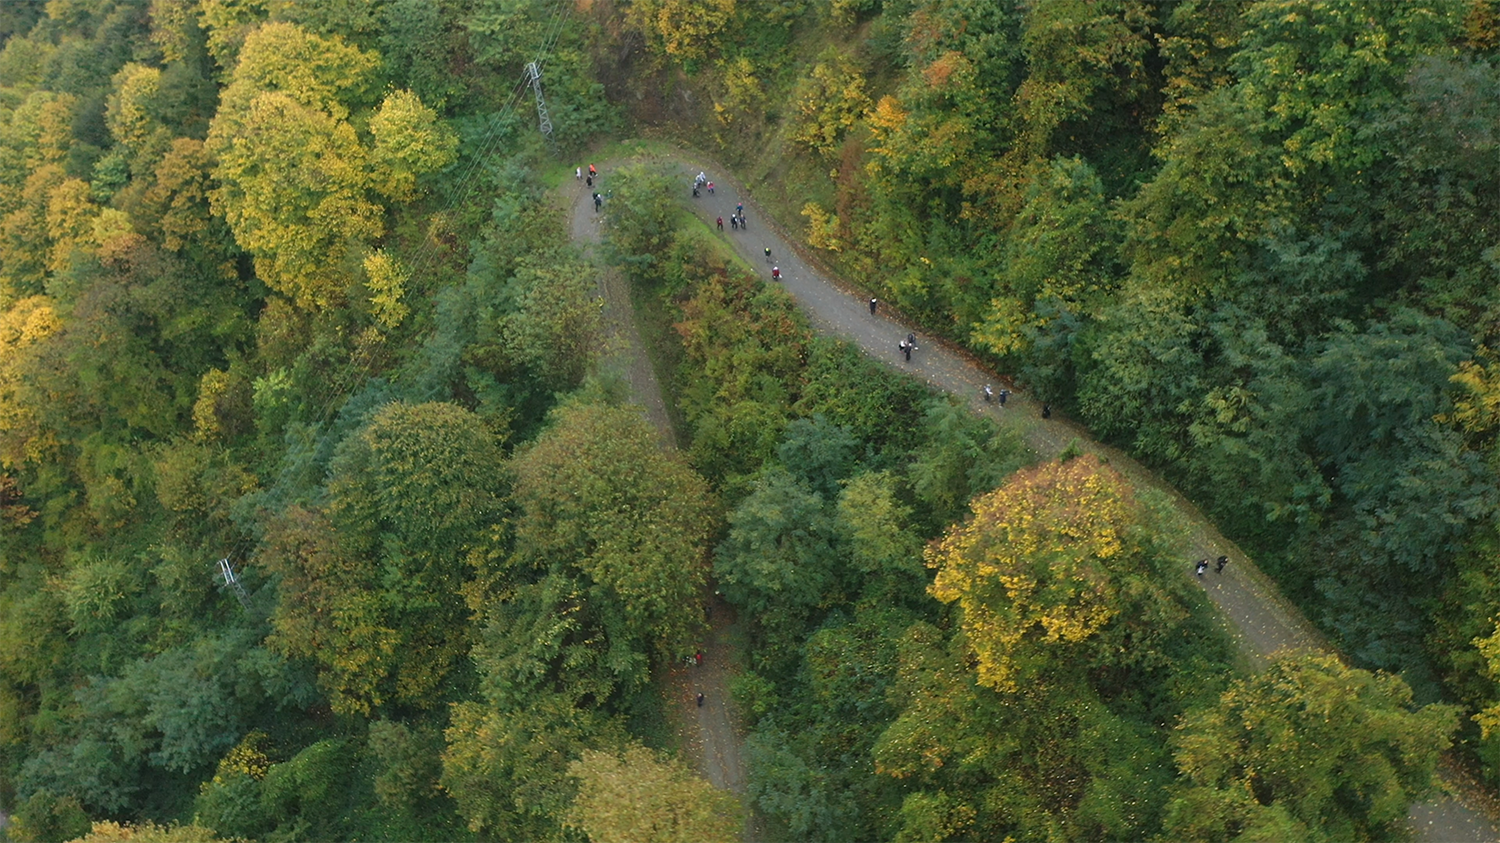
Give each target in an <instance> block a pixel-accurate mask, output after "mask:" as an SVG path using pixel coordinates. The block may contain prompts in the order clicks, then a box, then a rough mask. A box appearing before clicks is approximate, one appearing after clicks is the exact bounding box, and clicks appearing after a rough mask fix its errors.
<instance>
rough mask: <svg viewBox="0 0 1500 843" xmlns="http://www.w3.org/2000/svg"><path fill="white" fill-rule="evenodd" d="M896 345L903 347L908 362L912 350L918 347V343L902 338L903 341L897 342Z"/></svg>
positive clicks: (902, 350) (902, 351)
mask: <svg viewBox="0 0 1500 843" xmlns="http://www.w3.org/2000/svg"><path fill="white" fill-rule="evenodd" d="M896 347H897V348H899V349H901V353H902V354H903V355H905V356H906V362H908V363H910V362H911V353H912V350H913V349H915V348H916V347H917V346H916V344H915V343H910V342H907V341H906V340H902V341H901V342H898V343H896Z"/></svg>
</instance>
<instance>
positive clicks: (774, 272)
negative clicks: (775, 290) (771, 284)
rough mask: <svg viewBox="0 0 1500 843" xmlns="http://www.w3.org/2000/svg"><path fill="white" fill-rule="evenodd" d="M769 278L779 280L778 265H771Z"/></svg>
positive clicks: (779, 270)
mask: <svg viewBox="0 0 1500 843" xmlns="http://www.w3.org/2000/svg"><path fill="white" fill-rule="evenodd" d="M771 280H772V281H780V280H781V267H779V266H773V267H771Z"/></svg>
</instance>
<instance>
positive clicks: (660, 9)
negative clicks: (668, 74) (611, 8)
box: [625, 0, 735, 61]
mask: <svg viewBox="0 0 1500 843" xmlns="http://www.w3.org/2000/svg"><path fill="white" fill-rule="evenodd" d="M734 3H735V0H635V2H634V3H631V4H630V8H629V9H627V10H626V12H625V18H626V20H627V21H629V22H630V24H631V26H633V27H635V28H636V29H638V30H640V32H641V33H642V34H643V35H645V36H646V41H647V42H648V43H649V44H650V45H651V46H652V48H653V49H655V50H657V51H658V52H662V53H665V54H667V55H669V56H671V57H672V58H675V59H677V60H678V61H695V60H697V59H701V58H703V57H705V56H707V55H708V53H709V51H710V50H712V49H713V46H714V43H715V42H716V41H717V39H718V36H719V32H720V31H721V30H723V29H724V27H725V26H726V25H728V23H729V19H730V18H731V17H733V16H734Z"/></svg>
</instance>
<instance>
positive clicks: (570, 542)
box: [511, 402, 713, 659]
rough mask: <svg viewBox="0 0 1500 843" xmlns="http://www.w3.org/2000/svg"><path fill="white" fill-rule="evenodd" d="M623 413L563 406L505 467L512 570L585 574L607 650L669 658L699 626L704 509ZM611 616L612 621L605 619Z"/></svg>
mask: <svg viewBox="0 0 1500 843" xmlns="http://www.w3.org/2000/svg"><path fill="white" fill-rule="evenodd" d="M659 443H660V440H659V438H658V436H657V433H656V431H655V430H653V429H652V428H651V426H650V425H649V424H648V423H647V422H646V420H645V419H644V418H642V417H641V415H640V413H639V412H638V411H637V410H635V409H634V408H631V407H611V406H604V405H599V404H586V403H581V402H578V403H573V404H568V405H564V406H563V407H560V408H559V409H557V410H556V411H554V413H553V415H552V420H551V425H550V426H549V427H548V428H547V430H546V431H544V432H543V433H542V435H541V436H539V437H538V438H537V440H536V441H535V442H534V443H533V444H532V445H531V446H530V447H529V448H527V449H525V450H524V451H522V452H520V453H519V454H517V456H516V457H515V459H514V460H513V461H512V463H511V468H512V470H513V471H514V474H515V478H516V485H515V492H514V497H513V500H514V502H515V504H516V506H517V508H518V509H519V514H518V515H517V517H516V520H515V530H516V553H515V564H516V565H518V566H519V567H520V568H521V570H534V571H547V570H549V569H552V568H554V567H556V568H558V569H560V570H564V571H570V570H571V571H577V572H579V573H581V574H583V575H585V576H586V577H587V580H586V582H587V584H588V592H589V593H588V600H589V601H590V602H592V603H594V604H596V606H597V607H598V610H599V611H601V613H602V614H604V615H605V616H606V617H611V618H614V619H615V620H613V621H612V622H611V623H609V625H608V633H609V636H610V638H611V640H612V643H613V644H614V646H620V647H633V648H636V649H641V650H648V651H653V652H655V653H656V654H657V655H658V656H659V657H661V658H663V659H671V658H673V657H675V656H676V655H678V654H679V653H681V652H684V651H685V650H686V649H687V648H688V647H690V646H691V642H692V641H693V640H694V638H695V636H696V634H697V632H698V630H699V628H700V626H701V624H702V612H701V609H700V601H701V594H702V589H703V587H704V583H705V579H706V574H707V570H706V568H707V566H706V565H705V563H704V551H705V547H704V544H705V542H706V540H707V538H708V535H709V532H710V530H711V525H710V519H711V517H712V513H713V508H712V502H711V501H710V499H709V494H708V487H707V484H706V483H704V481H703V479H702V478H701V477H699V476H698V475H697V474H696V473H695V472H694V471H693V470H692V469H691V468H689V467H688V466H687V465H686V464H685V463H684V462H683V461H682V459H681V458H680V457H678V456H677V455H676V454H674V453H671V452H667V451H663V450H662V448H661V446H660V444H659ZM616 613H618V614H616Z"/></svg>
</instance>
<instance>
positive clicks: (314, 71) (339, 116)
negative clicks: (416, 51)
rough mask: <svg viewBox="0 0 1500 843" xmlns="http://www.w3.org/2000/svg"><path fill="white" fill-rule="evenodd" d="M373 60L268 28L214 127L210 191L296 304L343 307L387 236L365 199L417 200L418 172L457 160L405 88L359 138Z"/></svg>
mask: <svg viewBox="0 0 1500 843" xmlns="http://www.w3.org/2000/svg"><path fill="white" fill-rule="evenodd" d="M377 67H378V60H377V58H376V57H375V56H374V55H373V54H371V53H367V52H364V51H362V50H360V49H359V48H357V47H353V46H350V45H348V44H346V43H344V42H343V41H342V40H340V39H339V38H337V37H332V38H320V37H318V36H315V35H311V34H309V33H307V32H305V31H303V30H302V29H300V28H298V27H296V26H293V25H291V24H286V23H268V24H265V25H263V26H260V27H259V28H257V29H256V30H254V31H253V32H252V33H251V34H250V35H249V36H248V37H247V38H246V39H245V42H244V47H243V49H242V50H241V52H240V58H239V63H238V64H236V65H235V68H234V73H233V74H232V76H231V81H230V84H229V87H227V88H226V89H225V91H224V95H223V101H222V104H221V105H220V108H219V111H218V113H217V114H216V115H215V117H214V121H213V125H212V126H211V127H210V129H209V134H208V141H207V149H208V151H209V152H211V153H213V154H214V155H215V157H216V159H217V162H218V163H217V165H216V167H215V170H214V175H215V177H216V178H217V179H218V180H219V182H220V186H219V187H218V188H216V189H215V190H214V191H213V193H212V194H211V197H212V201H213V207H214V210H215V212H216V213H219V214H222V215H223V216H224V218H225V219H226V220H227V221H228V223H229V227H230V229H231V230H232V231H233V232H234V236H235V239H236V240H237V241H238V242H239V244H240V245H241V246H242V247H244V248H245V250H246V251H248V252H250V254H251V255H252V256H254V258H255V261H256V271H257V272H258V273H259V274H260V275H261V277H262V279H263V280H264V281H265V282H266V283H267V284H269V285H270V286H271V287H272V288H273V289H276V290H278V291H280V292H282V293H284V294H286V295H287V296H289V297H291V298H292V299H293V300H295V301H296V302H297V303H298V304H299V305H300V306H302V307H328V306H330V305H332V304H335V303H337V302H338V301H340V300H342V298H343V296H344V295H345V288H346V287H347V286H348V284H349V282H350V280H351V278H352V277H353V275H354V274H355V270H354V268H353V267H352V266H349V265H348V264H349V263H350V262H351V261H352V260H354V259H355V256H356V255H358V254H359V252H361V251H362V244H363V243H364V242H365V241H368V240H371V239H373V238H375V237H378V236H379V235H380V234H381V233H383V231H384V224H383V221H382V219H381V214H382V212H383V210H384V209H383V208H382V207H381V206H380V205H379V204H377V203H376V202H375V201H374V200H373V199H372V198H371V196H370V194H371V192H376V193H379V194H383V195H385V196H389V197H392V198H396V199H407V198H410V196H412V195H413V193H414V190H415V184H416V177H417V176H419V175H421V174H423V173H427V172H430V171H432V170H434V169H441V168H442V167H445V166H447V165H448V164H450V163H452V161H453V157H454V149H455V147H456V143H457V141H456V139H455V138H454V137H453V136H452V133H451V132H449V131H447V130H446V129H444V128H443V127H441V126H440V125H438V123H437V122H436V116H435V115H434V114H433V112H432V111H431V110H430V109H428V108H426V107H425V106H423V105H422V103H421V101H419V100H418V99H417V98H416V96H415V95H414V94H412V93H411V92H409V91H395V92H392V93H391V94H389V95H387V97H386V98H385V102H384V103H383V104H382V105H381V107H380V109H379V110H378V111H377V112H376V113H375V114H374V115H373V116H371V117H370V118H369V121H368V126H369V130H370V132H371V133H372V134H373V135H374V140H373V142H370V143H366V142H365V141H363V140H362V139H361V138H360V136H359V132H358V131H357V130H356V128H355V125H354V123H352V122H351V121H350V119H349V118H350V116H351V114H352V113H354V112H357V111H358V110H360V109H361V108H363V107H364V106H366V105H367V104H368V99H369V96H370V89H371V87H372V85H373V82H374V78H375V71H376V69H377Z"/></svg>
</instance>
